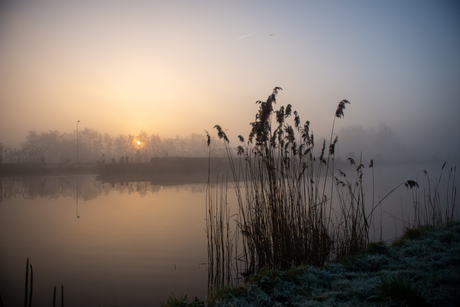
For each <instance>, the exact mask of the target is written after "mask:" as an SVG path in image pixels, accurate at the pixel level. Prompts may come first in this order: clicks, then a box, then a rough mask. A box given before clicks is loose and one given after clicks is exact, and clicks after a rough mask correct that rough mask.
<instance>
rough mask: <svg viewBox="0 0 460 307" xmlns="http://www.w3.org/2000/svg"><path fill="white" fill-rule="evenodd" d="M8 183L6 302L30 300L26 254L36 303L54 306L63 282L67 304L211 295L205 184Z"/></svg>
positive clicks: (4, 209) (1, 225)
mask: <svg viewBox="0 0 460 307" xmlns="http://www.w3.org/2000/svg"><path fill="white" fill-rule="evenodd" d="M77 182H78V188H77ZM77 189H78V190H77ZM2 191H3V194H2V202H1V203H0V248H1V249H0V272H1V275H0V294H1V296H2V299H3V304H4V306H19V305H22V304H23V303H24V285H25V267H26V259H27V258H29V259H30V263H31V264H32V266H33V274H34V279H33V281H34V284H33V287H34V289H33V300H32V301H33V303H34V305H35V306H44V305H49V306H51V305H52V301H53V289H54V287H55V286H56V287H57V288H58V291H57V292H58V295H57V301H58V302H60V288H61V285H64V299H65V306H114V305H116V306H157V305H159V302H160V301H164V300H166V299H167V298H168V296H169V295H170V294H175V295H176V296H179V295H181V294H188V296H189V297H191V296H195V295H196V296H198V297H200V298H203V297H204V296H205V295H206V287H207V271H206V268H207V267H206V265H203V264H201V263H205V262H207V251H206V234H205V231H204V228H205V221H204V217H205V208H204V203H205V194H204V191H205V185H203V184H191V185H181V186H159V185H155V186H154V185H151V184H150V183H149V182H140V183H136V182H131V183H126V184H125V185H123V184H115V185H114V186H112V185H110V184H107V183H101V182H99V181H97V180H96V177H46V178H15V179H12V178H3V179H2ZM76 195H78V199H77V197H76ZM200 264H201V265H200Z"/></svg>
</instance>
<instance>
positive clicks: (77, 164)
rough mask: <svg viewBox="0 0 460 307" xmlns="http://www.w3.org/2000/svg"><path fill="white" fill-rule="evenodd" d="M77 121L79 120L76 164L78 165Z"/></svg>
mask: <svg viewBox="0 0 460 307" xmlns="http://www.w3.org/2000/svg"><path fill="white" fill-rule="evenodd" d="M79 122H80V121H79V120H77V166H78V123H79Z"/></svg>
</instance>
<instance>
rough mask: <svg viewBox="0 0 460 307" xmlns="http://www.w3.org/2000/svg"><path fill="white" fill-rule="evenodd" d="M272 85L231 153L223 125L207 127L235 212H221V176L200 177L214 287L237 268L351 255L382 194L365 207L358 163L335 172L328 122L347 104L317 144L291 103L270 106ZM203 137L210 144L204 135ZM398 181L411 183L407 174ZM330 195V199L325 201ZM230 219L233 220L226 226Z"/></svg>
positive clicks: (317, 262) (247, 271)
mask: <svg viewBox="0 0 460 307" xmlns="http://www.w3.org/2000/svg"><path fill="white" fill-rule="evenodd" d="M280 90H281V88H279V87H276V88H275V89H274V90H273V93H272V94H271V95H270V96H269V97H268V98H267V100H266V101H257V104H258V105H259V110H258V112H257V114H256V116H255V121H254V122H252V123H251V128H252V129H251V131H250V133H249V137H248V140H247V141H245V139H244V137H243V136H241V135H240V136H239V137H238V138H239V141H240V145H239V146H238V147H237V148H236V152H237V156H238V157H237V158H234V157H233V155H232V151H233V150H234V149H233V148H231V147H230V145H229V139H228V137H227V135H226V133H225V131H224V130H223V129H222V127H220V126H219V125H216V126H215V127H214V128H215V129H216V130H217V134H218V137H219V138H220V139H222V140H223V142H224V143H225V146H226V147H225V148H226V152H227V156H228V158H229V161H230V165H231V174H230V176H231V177H232V179H233V180H232V181H233V184H234V189H235V192H236V199H237V202H238V212H237V214H234V215H231V214H230V212H229V211H228V210H229V209H228V207H227V183H226V181H225V177H223V178H221V179H220V183H219V185H216V186H217V188H216V186H215V185H213V184H211V183H210V181H208V194H207V199H206V203H207V206H206V211H207V215H206V217H207V218H206V220H207V235H208V257H209V259H208V260H209V265H210V267H209V274H210V280H209V283H210V287H221V286H222V285H224V284H225V283H229V282H231V281H232V280H233V279H234V278H239V277H240V274H241V275H242V276H248V275H251V274H253V273H255V272H257V271H259V270H267V269H274V268H288V267H291V266H292V265H304V264H309V265H314V266H322V265H324V264H325V263H327V262H328V261H331V260H333V259H336V258H340V257H343V256H345V255H352V254H356V253H358V252H359V251H361V250H362V249H363V248H364V247H365V245H366V244H367V243H368V242H369V227H370V225H371V223H372V213H373V212H374V210H375V209H376V208H377V207H378V206H380V204H381V202H382V201H383V200H384V198H386V196H385V197H384V198H383V199H382V200H381V201H380V202H378V203H377V204H374V203H372V206H371V207H370V208H366V206H365V202H364V191H363V185H362V168H363V167H364V165H362V164H361V162H356V161H354V160H353V159H349V162H350V165H351V166H353V167H354V168H355V169H356V179H355V180H349V179H348V177H346V174H345V173H344V172H342V171H339V174H338V175H337V176H335V165H334V163H335V162H334V161H335V159H334V156H335V146H336V145H337V142H338V139H337V137H336V138H335V139H333V135H334V126H335V120H336V119H339V118H342V117H343V116H344V110H345V107H346V105H347V104H350V102H349V101H348V100H342V101H340V102H339V104H338V107H337V109H336V112H335V114H334V118H333V122H332V131H331V138H330V141H329V143H327V142H326V140H324V141H323V142H321V143H320V147H319V148H318V149H317V148H316V147H315V145H316V143H315V137H314V135H313V132H312V131H311V129H310V122H309V121H305V122H302V121H301V119H300V116H299V114H298V113H297V112H296V111H294V110H293V109H292V106H291V105H287V106H286V107H284V106H281V107H280V108H279V109H278V110H275V109H274V107H275V104H276V97H277V94H278V92H279V91H280ZM207 137H208V146H210V136H209V133H208V135H207ZM372 164H373V162H372ZM370 166H371V167H372V166H373V165H370ZM209 176H210V174H209ZM402 184H405V185H406V186H407V187H408V188H413V187H416V186H417V183H416V182H415V181H412V180H408V181H406V182H404V183H402ZM402 184H401V185H402ZM401 185H398V187H399V186H401ZM335 189H336V190H337V191H336V193H335V192H334V190H335ZM395 189H396V188H395ZM390 193H391V192H390ZM334 195H337V197H336V202H337V205H334V206H333V198H334ZM337 200H338V201H337ZM366 210H367V211H366ZM230 217H233V219H234V221H235V222H236V226H232V225H231V224H230ZM234 259H236V260H237V261H236V262H235V261H233V260H234ZM227 262H228V263H227ZM238 266H239V267H238ZM212 289H213V288H210V290H211V291H212Z"/></svg>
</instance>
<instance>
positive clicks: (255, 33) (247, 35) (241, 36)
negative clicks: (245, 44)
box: [237, 30, 262, 39]
mask: <svg viewBox="0 0 460 307" xmlns="http://www.w3.org/2000/svg"><path fill="white" fill-rule="evenodd" d="M260 31H262V30H259V31H256V32H252V33H249V34H246V35H243V36H240V37H238V38H237V39H241V38H244V37H246V36H249V35H252V34H256V33H259V32H260Z"/></svg>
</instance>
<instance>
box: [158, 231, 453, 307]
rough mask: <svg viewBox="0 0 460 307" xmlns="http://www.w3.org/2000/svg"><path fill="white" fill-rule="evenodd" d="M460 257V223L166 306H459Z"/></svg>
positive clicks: (270, 273) (269, 273) (266, 274)
mask: <svg viewBox="0 0 460 307" xmlns="http://www.w3.org/2000/svg"><path fill="white" fill-rule="evenodd" d="M414 232H418V233H419V235H417V236H415V237H414V236H413V235H412V234H413V233H414ZM408 234H410V235H408ZM459 255H460V223H459V222H455V223H448V224H445V225H442V226H438V227H421V228H411V229H406V231H405V234H404V235H403V236H401V238H399V239H398V240H395V241H394V242H393V244H391V245H387V244H385V243H383V242H381V243H371V244H368V246H367V248H366V250H365V251H364V252H362V253H361V254H359V255H357V256H350V257H347V258H344V259H342V260H341V261H340V262H338V263H332V264H329V265H326V266H324V267H322V268H317V267H313V266H299V267H291V268H290V269H287V270H270V271H265V272H260V273H259V274H257V275H256V276H254V277H252V278H250V279H249V280H248V281H247V282H246V283H244V284H240V285H236V286H233V287H229V286H228V287H224V288H222V289H220V290H218V291H217V292H216V293H215V294H214V295H213V296H212V297H210V298H209V299H208V301H207V302H206V301H199V300H195V301H188V300H187V299H186V298H176V299H175V300H170V301H168V302H167V303H165V305H164V306H206V305H207V306H458V302H460V257H459Z"/></svg>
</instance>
